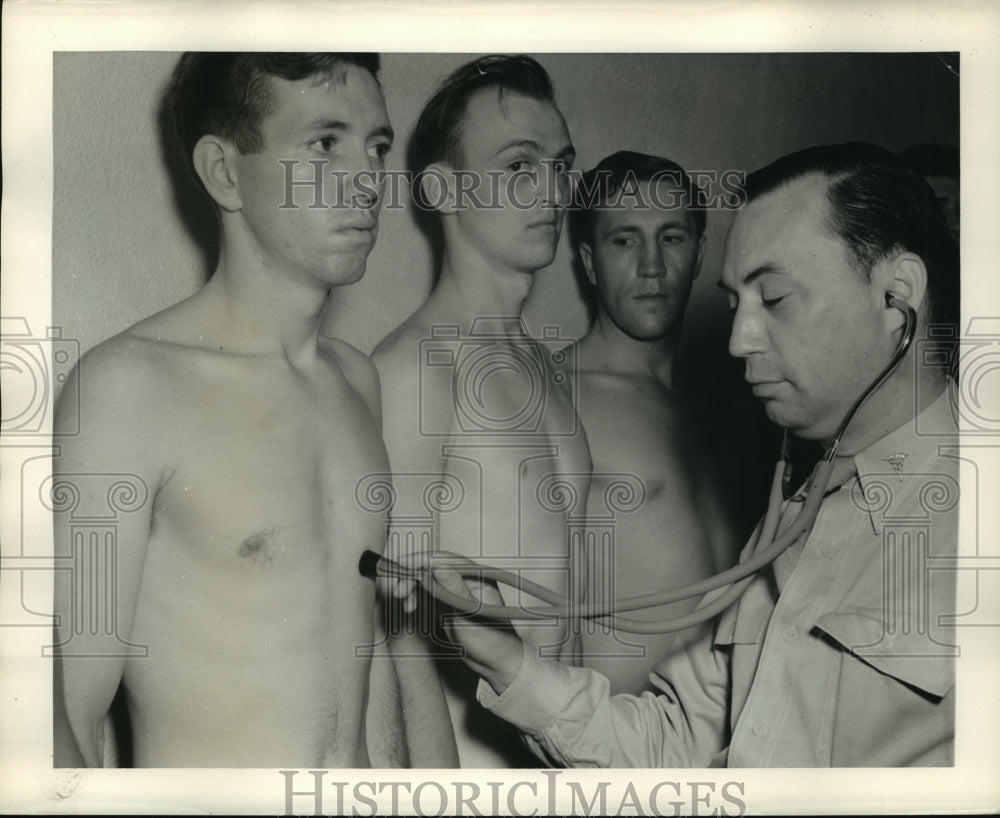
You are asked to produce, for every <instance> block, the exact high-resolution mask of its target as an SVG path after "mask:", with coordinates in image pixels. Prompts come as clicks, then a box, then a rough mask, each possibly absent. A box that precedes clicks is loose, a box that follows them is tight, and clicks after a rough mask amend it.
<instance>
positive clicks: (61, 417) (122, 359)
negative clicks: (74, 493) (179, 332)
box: [55, 331, 180, 481]
mask: <svg viewBox="0 0 1000 818" xmlns="http://www.w3.org/2000/svg"><path fill="white" fill-rule="evenodd" d="M166 346H168V345H164V344H162V343H159V342H156V341H151V340H149V339H147V338H143V337H141V336H134V335H131V334H129V332H128V331H126V332H125V333H123V334H121V335H118V336H115V337H114V338H111V339H109V340H107V341H105V342H103V343H101V344H99V345H98V346H96V347H94V348H93V349H91V350H89V351H88V352H87V353H86V354H85V355H84V356H83V357H82V358H81V360H80V361H79V362H78V363H77V365H76V366H75V367H74V369H73V372H72V373H71V374H70V376H69V378H68V379H67V381H66V383H65V384H64V386H63V392H62V395H61V396H60V400H59V404H58V406H57V407H56V415H55V429H56V433H57V434H66V436H65V437H64V438H62V440H61V443H60V454H59V455H58V461H59V466H58V467H57V468H59V469H60V470H63V471H65V470H69V471H80V470H83V471H92V470H95V469H96V470H98V471H129V472H133V473H136V474H140V475H142V476H143V478H144V479H147V481H149V480H152V481H155V480H156V479H158V475H162V473H163V470H164V468H165V464H166V463H167V461H168V460H169V454H168V452H169V451H170V437H171V432H170V429H171V428H172V421H173V418H175V417H176V415H177V412H176V402H177V401H178V400H179V399H180V395H179V394H178V391H177V390H176V389H175V388H173V387H172V386H171V376H170V370H171V369H172V368H174V367H172V366H171V364H170V359H171V355H170V353H169V351H168V350H167V349H166V348H165V347H166Z"/></svg>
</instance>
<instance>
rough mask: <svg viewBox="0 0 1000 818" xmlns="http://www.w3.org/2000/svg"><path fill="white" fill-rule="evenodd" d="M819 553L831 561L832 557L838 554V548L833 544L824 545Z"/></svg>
mask: <svg viewBox="0 0 1000 818" xmlns="http://www.w3.org/2000/svg"><path fill="white" fill-rule="evenodd" d="M819 553H820V554H821V555H822V556H824V557H826V558H827V559H830V557H832V556H833V555H834V554H836V553H837V546H836V544H835V543H832V542H827V543H823V545H822V546H821V547H820V549H819Z"/></svg>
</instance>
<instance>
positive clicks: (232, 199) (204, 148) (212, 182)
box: [192, 134, 243, 213]
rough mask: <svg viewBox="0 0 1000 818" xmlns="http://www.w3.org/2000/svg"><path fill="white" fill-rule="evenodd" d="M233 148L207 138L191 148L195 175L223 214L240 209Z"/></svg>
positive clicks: (226, 141) (214, 137)
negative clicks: (225, 211)
mask: <svg viewBox="0 0 1000 818" xmlns="http://www.w3.org/2000/svg"><path fill="white" fill-rule="evenodd" d="M237 153H238V151H237V149H236V146H235V145H233V144H232V143H230V142H229V141H228V140H226V139H221V138H220V137H218V136H212V135H211V134H206V135H205V136H203V137H202V138H201V139H199V140H198V142H197V144H196V145H195V146H194V152H193V154H192V159H193V162H194V169H195V172H196V173H197V174H198V178H199V179H201V183H202V184H203V185H204V186H205V190H207V191H208V194H209V195H210V196H211V197H212V199H214V200H215V203H216V204H217V205H218V206H219V207H221V208H222V209H223V210H227V211H229V212H231V213H232V212H235V211H237V210H239V209H240V208H241V207H243V202H242V200H241V199H240V191H239V186H238V185H237V183H236V173H235V167H234V159H235V157H236V155H237Z"/></svg>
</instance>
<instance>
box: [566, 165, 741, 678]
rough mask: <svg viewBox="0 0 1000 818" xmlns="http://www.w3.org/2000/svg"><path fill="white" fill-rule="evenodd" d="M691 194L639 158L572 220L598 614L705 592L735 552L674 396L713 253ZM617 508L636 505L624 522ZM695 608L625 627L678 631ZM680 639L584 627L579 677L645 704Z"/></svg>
mask: <svg viewBox="0 0 1000 818" xmlns="http://www.w3.org/2000/svg"><path fill="white" fill-rule="evenodd" d="M694 194H695V189H694V187H693V185H692V183H691V180H690V178H689V177H688V175H687V174H686V173H685V172H684V171H683V169H682V168H681V167H680V166H678V165H677V164H675V163H674V162H671V161H670V160H668V159H663V158H660V157H655V156H647V155H645V154H640V153H633V152H630V151H621V152H619V153H616V154H613V155H612V156H609V157H607V158H606V159H604V160H602V161H601V162H600V164H598V165H597V167H596V168H594V169H593V170H591V171H589V172H588V173H586V174H585V175H584V177H583V178H582V180H581V184H580V186H579V188H578V197H579V199H580V202H579V205H580V206H579V207H578V208H577V209H576V210H575V211H574V214H573V215H574V217H575V218H577V219H578V226H579V228H580V230H579V236H578V237H577V238H578V240H579V241H580V245H579V252H580V257H581V261H582V262H583V267H584V270H585V272H586V274H587V278H588V279H589V281H590V283H591V284H592V285H593V287H594V293H595V300H596V308H597V309H596V315H595V319H594V323H593V325H592V326H591V328H590V331H589V332H588V333H587V335H586V336H585V337H584V338H583V340H582V341H580V344H579V360H580V362H579V402H578V404H577V406H578V410H579V414H580V418H581V420H582V421H583V425H584V428H585V429H586V432H587V440H588V442H589V443H590V451H591V456H592V457H593V461H594V471H593V476H592V478H591V484H590V493H589V496H588V500H587V519H588V527H589V533H590V536H589V537H588V572H587V573H588V584H587V589H588V595H589V598H592V599H594V600H595V601H605V600H606V599H610V598H614V597H615V596H635V595H638V594H645V593H652V592H654V591H658V590H662V589H664V588H670V587H673V586H678V585H683V584H687V583H688V582H693V581H696V580H699V579H704V578H705V577H707V576H709V575H711V574H713V573H715V572H717V571H719V570H722V569H723V568H727V567H728V566H729V565H730V564H731V563H732V562H733V560H734V557H735V554H736V548H737V547H738V546H737V539H736V536H735V532H734V530H733V527H732V526H731V525H730V524H728V523H727V521H726V516H727V512H726V510H725V509H726V504H725V503H723V502H721V501H720V499H721V498H720V497H719V493H718V489H717V487H716V485H715V483H714V481H713V479H712V470H711V468H710V465H709V463H708V458H707V455H706V453H705V451H704V450H703V448H702V447H700V446H699V445H698V443H697V437H696V435H695V426H694V422H693V419H692V418H691V417H690V416H689V415H688V413H687V411H686V407H685V405H684V401H683V396H682V395H679V394H678V393H677V390H676V388H675V384H674V361H675V354H676V351H677V343H678V340H679V339H680V332H681V322H682V319H683V316H684V308H685V306H686V305H687V300H688V295H689V294H690V292H691V285H692V283H693V282H694V279H695V278H696V277H697V276H698V272H699V268H700V266H701V259H702V251H703V250H704V246H705V235H704V231H705V211H704V210H697V209H691V207H690V205H691V202H692V201H693V199H694ZM616 486H617V487H620V491H621V494H620V495H619V494H618V492H616ZM616 498H628V499H627V500H625V501H623V502H620V503H619V504H618V506H619V507H617V508H616V507H615V500H616ZM609 520H611V521H612V522H611V524H610V528H609V523H608V521H609ZM607 534H610V535H611V538H610V539H604V540H602V537H605V535H607ZM696 602H697V599H695V600H690V601H682V602H677V603H674V604H672V605H666V606H661V607H659V608H653V609H648V610H645V611H638V612H634V613H630V614H628V616H630V617H631V618H633V619H648V620H653V621H656V620H661V619H669V618H672V617H675V616H678V615H681V614H683V613H686V612H687V611H688V610H690V609H691V608H693V607H694V605H695V603H696ZM674 637H675V634H671V633H667V634H649V635H639V634H631V633H622V632H618V631H615V630H612V629H610V628H609V627H608V626H606V625H602V624H598V623H596V622H587V623H585V625H584V628H583V631H582V640H581V646H582V652H583V664H584V666H585V667H592V668H594V669H595V670H598V671H600V672H601V673H603V674H604V675H605V676H607V677H608V679H609V680H610V682H611V690H612V692H614V693H620V692H621V693H639V692H641V691H642V690H644V689H646V688H647V687H648V683H649V671H650V669H651V668H652V667H653V666H654V665H656V664H658V663H659V662H660V661H661V660H662V659H664V658H665V657H666V656H667V655H668V654H669V652H670V650H671V646H672V645H674V644H675V638H674Z"/></svg>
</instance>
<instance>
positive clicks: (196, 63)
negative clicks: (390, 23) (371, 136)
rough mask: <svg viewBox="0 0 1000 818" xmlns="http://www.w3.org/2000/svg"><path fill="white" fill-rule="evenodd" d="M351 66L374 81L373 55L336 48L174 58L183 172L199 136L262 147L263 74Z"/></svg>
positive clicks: (248, 148) (170, 97) (323, 73)
mask: <svg viewBox="0 0 1000 818" xmlns="http://www.w3.org/2000/svg"><path fill="white" fill-rule="evenodd" d="M349 65H353V66H356V67H358V68H362V69H364V70H365V71H368V72H369V73H370V74H371V75H372V76H373V77H375V78H376V79H378V72H379V69H380V67H381V65H380V60H379V55H378V54H372V53H358V54H348V53H340V52H325V53H296V52H221V51H220V52H216V51H212V52H187V53H185V54H184V55H183V56H182V57H181V58H180V60H179V61H178V62H177V66H176V67H175V69H174V74H173V78H172V79H171V83H170V88H169V90H168V91H167V105H168V110H169V112H170V116H171V120H172V125H173V129H174V137H175V139H176V141H177V145H178V148H179V149H180V150H182V151H183V153H184V157H185V159H186V164H187V167H188V172H189V173H191V174H192V175H193V176H194V179H195V181H196V182H198V186H199V187H201V184H200V180H199V179H198V175H197V174H196V173H195V172H194V166H193V164H192V154H193V152H194V146H195V145H196V144H197V142H198V140H199V139H201V137H203V136H205V134H214V135H215V136H219V137H222V138H224V139H228V140H229V141H231V142H232V143H233V144H234V145H236V147H237V148H238V149H239V151H240V153H243V154H248V153H256V152H257V151H259V150H261V148H262V147H263V143H262V138H261V133H260V123H261V120H263V118H264V117H265V116H267V114H268V113H270V110H271V93H270V89H269V87H268V82H267V79H268V77H279V78H280V79H283V80H289V81H292V82H294V81H297V80H304V79H308V78H309V77H320V78H324V79H325V78H331V79H334V80H336V79H338V78H341V76H342V72H343V69H344V68H345V67H346V66H349Z"/></svg>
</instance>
